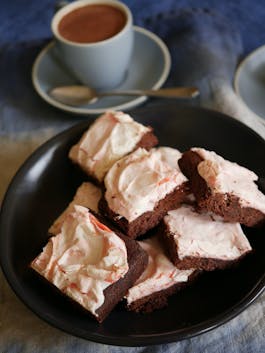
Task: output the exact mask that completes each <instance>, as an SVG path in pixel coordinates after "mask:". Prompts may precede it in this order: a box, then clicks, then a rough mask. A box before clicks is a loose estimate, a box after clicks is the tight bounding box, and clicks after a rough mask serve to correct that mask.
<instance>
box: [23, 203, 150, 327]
mask: <svg viewBox="0 0 265 353" xmlns="http://www.w3.org/2000/svg"><path fill="white" fill-rule="evenodd" d="M147 261H148V258H147V255H146V253H145V252H144V251H143V250H142V249H141V248H140V246H139V245H138V244H137V243H136V242H135V241H133V240H132V239H129V238H128V237H125V236H124V235H122V234H121V233H119V232H117V231H114V230H112V229H110V228H109V227H108V226H107V225H106V224H105V223H102V220H100V219H99V218H98V217H97V218H96V217H95V216H94V215H93V214H92V213H91V212H90V211H89V210H88V209H87V208H85V207H82V206H74V211H73V212H71V213H69V214H68V215H67V217H66V218H65V221H64V223H63V225H62V228H61V232H60V233H58V234H57V235H56V236H53V237H50V238H49V241H48V243H47V245H46V246H45V247H44V248H43V250H42V252H41V253H40V254H39V255H38V256H37V257H36V258H35V259H34V260H33V261H32V262H31V265H30V266H31V268H32V269H33V270H35V271H36V272H37V273H38V274H39V275H41V276H42V277H43V278H45V279H46V280H47V281H48V282H49V283H51V284H52V285H54V287H56V288H57V289H58V290H59V291H60V292H61V293H62V294H64V295H66V296H67V297H68V298H70V299H72V300H73V301H74V302H76V303H78V304H79V305H80V306H81V307H82V308H83V309H85V310H86V311H87V312H88V313H90V314H91V315H92V317H94V318H95V319H96V320H97V321H98V322H102V321H103V320H104V319H105V318H106V317H107V315H108V314H109V313H110V312H111V310H112V309H113V308H114V307H115V305H116V304H117V303H118V302H119V301H120V300H121V299H122V298H123V297H124V295H125V294H126V293H127V291H128V289H129V288H130V287H131V286H132V285H133V284H134V283H135V281H136V280H137V279H138V277H139V276H140V275H141V273H142V272H143V271H144V269H145V267H146V265H147Z"/></svg>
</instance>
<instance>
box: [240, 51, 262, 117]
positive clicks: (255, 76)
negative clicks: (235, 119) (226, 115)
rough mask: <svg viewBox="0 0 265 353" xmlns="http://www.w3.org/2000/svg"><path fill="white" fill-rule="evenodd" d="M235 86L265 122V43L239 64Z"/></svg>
mask: <svg viewBox="0 0 265 353" xmlns="http://www.w3.org/2000/svg"><path fill="white" fill-rule="evenodd" d="M234 87H235V91H236V93H237V94H238V95H239V96H240V97H241V99H242V100H243V101H244V103H245V104H246V105H247V107H248V108H249V109H251V110H252V111H253V112H254V113H255V114H256V115H257V116H258V118H262V122H263V123H265V120H264V119H265V45H263V46H262V47H260V48H258V49H256V50H254V51H253V52H252V53H251V54H249V55H248V56H247V57H246V58H245V59H244V60H243V61H242V62H241V64H240V65H239V66H238V69H237V71H236V74H235V79H234Z"/></svg>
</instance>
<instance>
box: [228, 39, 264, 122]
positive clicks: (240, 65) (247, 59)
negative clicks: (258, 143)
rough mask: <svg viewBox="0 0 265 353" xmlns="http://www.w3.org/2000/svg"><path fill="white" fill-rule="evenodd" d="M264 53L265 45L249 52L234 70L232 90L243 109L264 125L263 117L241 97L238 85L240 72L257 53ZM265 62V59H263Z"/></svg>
mask: <svg viewBox="0 0 265 353" xmlns="http://www.w3.org/2000/svg"><path fill="white" fill-rule="evenodd" d="M261 51H265V44H263V45H261V46H260V47H258V48H256V49H254V50H253V51H251V52H250V53H249V54H248V55H247V56H246V57H245V58H244V59H243V60H242V61H240V63H239V64H238V66H237V68H236V72H235V75H234V89H235V92H236V94H237V95H238V96H239V97H240V99H241V101H242V103H243V104H244V106H245V108H247V109H248V110H249V111H251V112H252V113H253V114H254V115H255V117H256V118H257V119H258V120H259V121H260V122H261V123H263V124H264V125H265V117H264V118H263V117H262V116H260V115H258V114H257V113H256V112H255V111H254V110H252V109H251V107H250V106H249V105H248V104H247V103H246V101H245V99H244V98H243V97H242V95H241V91H240V85H239V79H240V76H241V74H242V71H243V70H244V67H245V65H247V64H248V62H250V61H251V60H252V58H253V57H255V56H256V55H257V54H258V53H259V52H261ZM264 62H265V58H264Z"/></svg>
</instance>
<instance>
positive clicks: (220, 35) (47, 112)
mask: <svg viewBox="0 0 265 353" xmlns="http://www.w3.org/2000/svg"><path fill="white" fill-rule="evenodd" d="M124 2H125V3H127V4H128V5H129V6H130V8H131V9H132V12H133V15H134V22H135V24H136V25H139V26H142V27H145V28H147V29H150V30H152V31H153V32H155V33H156V34H158V35H159V36H161V38H162V39H163V40H164V41H165V42H166V44H167V46H168V48H169V50H170V53H171V56H172V69H171V72H170V75H169V78H168V81H167V82H166V85H168V86H170V85H185V84H186V85H189V84H190V85H197V86H198V87H199V88H200V92H201V96H200V105H202V106H205V107H210V108H212V109H216V110H220V111H223V112H225V113H228V114H229V115H231V116H233V117H235V118H236V119H239V120H241V121H243V122H244V123H245V124H247V125H248V126H250V127H252V128H253V129H254V130H255V131H256V132H257V133H259V134H260V135H261V136H262V137H263V138H265V129H264V125H263V123H261V122H260V121H259V120H258V119H257V118H256V116H255V115H254V114H253V113H251V112H250V111H249V110H248V109H247V108H246V107H245V106H244V104H243V103H242V102H241V101H240V99H239V98H238V97H236V95H235V94H234V91H233V88H232V79H233V74H234V71H235V68H236V65H237V63H238V62H239V61H240V60H241V58H243V57H244V56H245V55H246V54H248V53H249V52H250V51H251V50H253V49H255V48H256V47H258V46H260V45H262V44H264V42H265V36H264V34H263V33H264V28H263V26H264V19H265V6H263V4H262V2H258V3H257V2H249V1H246V0H244V1H243V0H241V1H235V0H234V1H211V0H209V1H206V0H204V1H200V2H198V1H196V0H193V1H192V0H178V1H174V0H163V1H160V2H154V1H152V0H138V1H133V0H127V1H124ZM55 5H56V1H54V0H45V1H41V2H37V1H34V0H28V1H12V2H8V1H4V2H3V4H2V8H1V12H0V33H1V36H0V73H1V75H0V77H1V81H0V168H1V172H0V200H1V199H2V197H3V195H4V192H5V190H6V187H7V185H8V183H9V181H10V179H11V177H12V175H13V174H14V173H15V171H16V170H17V168H18V167H19V165H20V164H21V163H22V162H23V161H24V159H25V158H26V157H27V156H28V155H29V154H30V153H31V152H32V151H33V150H34V149H35V148H36V147H37V146H38V145H39V144H41V143H42V142H44V141H45V140H47V139H48V138H49V137H50V136H53V135H54V134H56V133H57V132H59V131H62V130H64V129H66V128H68V127H69V126H71V125H73V124H75V123H77V122H79V121H83V120H84V117H80V116H73V115H71V114H67V113H64V112H61V111H59V110H57V109H55V108H53V107H50V106H49V105H48V104H47V103H46V102H44V101H42V100H41V98H39V97H38V95H37V94H36V92H35V91H34V90H33V87H32V83H31V67H32V64H33V61H34V59H35V57H36V55H37V54H38V52H39V51H40V50H41V48H42V47H43V46H44V45H45V44H46V43H48V41H49V40H50V39H51V32H50V27H49V23H50V20H51V17H52V14H53V11H54V8H55ZM157 103H158V101H157V100H156V101H153V100H149V101H147V102H146V103H145V104H146V106H148V105H152V104H157ZM264 314H265V294H263V295H261V296H260V297H259V299H258V300H256V301H255V302H254V303H253V304H252V305H251V306H250V307H249V308H248V309H246V310H245V311H244V312H243V313H241V314H240V315H238V316H237V317H236V318H234V319H233V320H231V321H230V322H228V323H226V324H224V325H222V326H221V327H219V328H217V329H215V330H213V331H211V332H208V333H205V334H203V335H200V336H198V337H194V338H191V339H188V340H184V341H181V342H177V343H170V344H163V345H157V346H153V347H137V348H129V347H128V348H127V347H115V346H108V345H103V344H97V343H93V342H89V341H86V340H83V339H79V338H76V337H72V336H71V335H68V334H66V333H63V332H61V331H59V330H57V329H55V328H53V327H51V326H49V325H48V324H46V323H45V322H43V321H41V320H40V319H39V318H37V317H36V316H35V315H34V314H33V313H32V312H30V311H29V310H28V309H27V308H26V307H25V306H24V304H22V303H21V302H20V301H19V299H17V298H16V296H15V294H14V293H13V292H12V290H11V289H10V287H9V286H8V284H7V282H6V280H5V279H4V277H3V275H2V273H1V274H0V352H1V353H5V352H6V353H11V352H12V353H13V352H23V353H24V352H25V353H33V352H34V353H44V352H47V353H53V352H65V353H79V352H88V353H91V352H96V351H97V352H128V353H135V352H137V353H138V352H139V353H140V352H157V353H158V352H166V353H173V352H174V353H175V352H196V353H200V352H211V353H212V352H232V353H235V352H243V353H249V352H250V353H251V352H253V353H254V352H255V353H258V352H260V353H261V352H264V351H265V339H264V330H265V318H264Z"/></svg>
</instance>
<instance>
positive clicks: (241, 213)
mask: <svg viewBox="0 0 265 353" xmlns="http://www.w3.org/2000/svg"><path fill="white" fill-rule="evenodd" d="M202 160H203V159H202V158H201V157H200V156H199V155H198V154H197V153H196V152H193V151H187V152H184V153H183V155H182V157H181V159H180V160H179V167H180V169H181V171H182V172H183V174H185V175H186V177H187V178H189V179H190V182H191V190H192V192H193V193H194V195H195V198H196V200H197V202H198V205H199V207H201V208H203V209H207V210H208V211H211V212H214V213H215V214H217V215H219V216H221V217H223V219H224V221H226V222H239V223H241V224H244V225H246V226H248V227H254V226H261V225H263V224H264V223H265V214H263V213H262V212H261V211H259V210H256V209H254V208H251V207H242V206H241V203H240V199H239V198H238V197H237V196H235V195H233V194H230V193H229V194H221V193H214V194H213V193H212V192H211V190H210V188H209V187H208V186H207V184H206V182H205V180H204V179H203V178H202V177H201V176H200V175H199V173H198V171H197V166H198V164H199V163H200V162H201V161H202Z"/></svg>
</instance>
